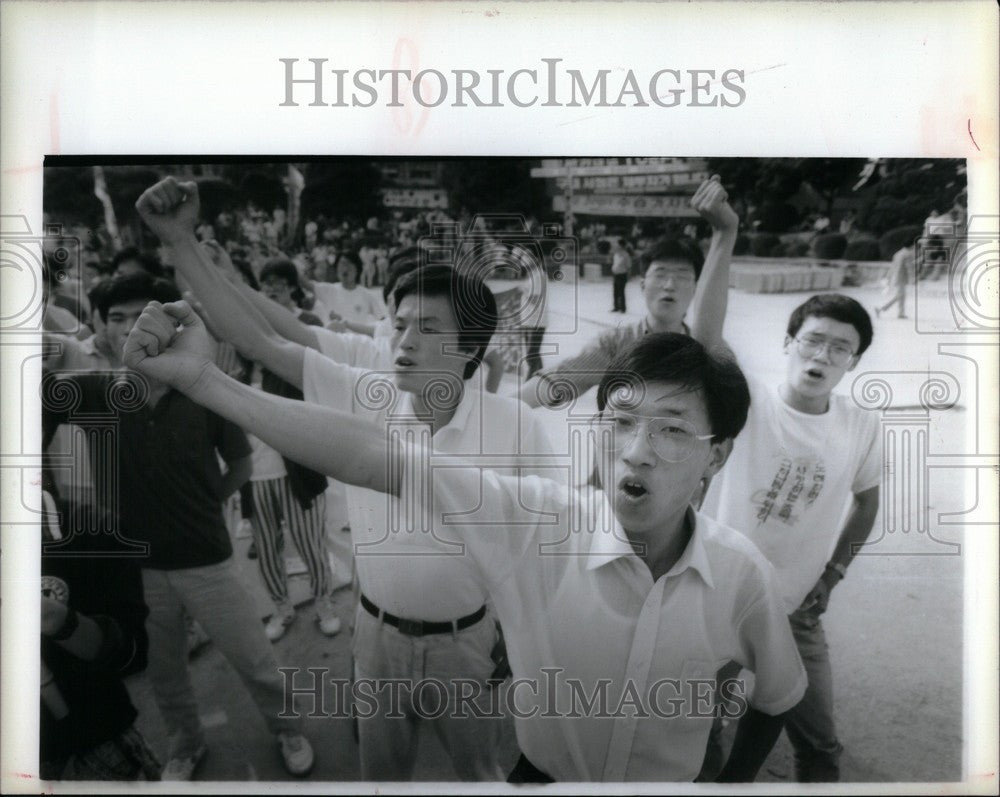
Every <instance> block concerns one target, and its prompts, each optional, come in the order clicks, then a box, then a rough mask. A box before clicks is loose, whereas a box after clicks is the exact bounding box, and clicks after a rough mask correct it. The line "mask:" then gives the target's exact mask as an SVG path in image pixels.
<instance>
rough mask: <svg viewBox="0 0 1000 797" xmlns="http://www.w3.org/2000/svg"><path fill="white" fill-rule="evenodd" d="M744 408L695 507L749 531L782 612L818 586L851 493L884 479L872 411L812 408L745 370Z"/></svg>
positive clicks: (835, 402)
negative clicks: (728, 449)
mask: <svg viewBox="0 0 1000 797" xmlns="http://www.w3.org/2000/svg"><path fill="white" fill-rule="evenodd" d="M748 381H749V384H750V412H749V415H748V417H747V423H746V426H745V427H744V428H743V431H742V432H740V434H739V436H738V437H737V438H736V441H735V444H734V445H733V452H732V454H731V455H730V457H729V459H728V461H727V462H726V464H725V466H724V467H723V468H722V470H721V471H720V472H719V473H718V474H717V475H716V476H715V478H714V479H712V484H711V486H710V487H709V490H708V494H707V495H706V497H705V502H704V504H703V506H702V511H703V512H705V514H707V515H709V516H710V517H713V518H715V519H716V520H717V521H719V522H720V523H722V524H724V525H726V526H729V527H731V528H734V529H736V530H737V531H740V532H742V533H743V534H746V535H747V536H748V537H749V538H750V539H751V540H753V542H754V544H755V545H756V546H757V547H758V548H760V550H761V552H762V553H763V554H764V555H765V556H766V557H767V558H768V560H770V562H771V564H772V565H774V568H775V571H776V573H777V577H778V584H779V587H780V589H781V593H782V595H783V597H784V599H785V607H786V609H787V610H788V612H789V614H790V613H792V612H793V611H795V610H796V609H797V608H798V607H799V606H800V605H801V604H802V601H803V600H804V599H805V597H806V595H807V594H808V593H809V591H810V590H811V589H812V588H813V587H814V586H815V585H816V582H817V580H818V579H819V577H820V575H822V573H823V568H824V567H825V566H826V563H827V562H828V561H829V560H830V556H831V554H832V553H833V549H834V548H835V547H836V544H837V540H838V539H839V537H840V531H841V528H842V525H843V521H844V518H845V515H846V512H847V510H848V507H849V505H850V501H851V500H852V496H853V494H855V493H860V492H863V491H865V490H867V489H869V488H871V487H875V486H876V485H878V484H879V482H880V481H881V475H882V456H881V454H882V449H881V442H880V439H881V438H880V432H879V420H878V415H877V414H876V413H874V412H869V411H866V410H863V409H861V408H860V407H858V406H856V405H855V404H854V403H853V402H852V401H851V399H850V398H849V397H847V396H842V395H838V394H833V395H831V396H830V409H829V410H828V411H827V412H825V413H823V414H822V415H811V414H808V413H804V412H799V411H798V410H795V409H793V408H791V407H789V406H788V405H787V404H786V403H785V402H784V401H783V400H782V398H781V396H780V395H779V393H778V387H777V386H776V385H769V384H764V383H762V382H760V381H758V380H755V379H749V380H748Z"/></svg>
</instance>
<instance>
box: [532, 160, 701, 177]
mask: <svg viewBox="0 0 1000 797" xmlns="http://www.w3.org/2000/svg"><path fill="white" fill-rule="evenodd" d="M707 168H708V164H707V163H706V162H705V160H704V159H702V158H546V159H543V160H542V165H541V166H536V167H535V168H534V169H532V170H531V176H532V177H567V176H570V175H572V176H573V177H608V176H620V175H632V174H672V173H675V172H694V171H704V170H705V169H707Z"/></svg>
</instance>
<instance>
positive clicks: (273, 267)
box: [260, 257, 303, 304]
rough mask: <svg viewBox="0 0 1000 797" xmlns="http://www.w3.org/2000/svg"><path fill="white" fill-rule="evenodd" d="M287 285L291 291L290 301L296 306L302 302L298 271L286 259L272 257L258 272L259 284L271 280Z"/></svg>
mask: <svg viewBox="0 0 1000 797" xmlns="http://www.w3.org/2000/svg"><path fill="white" fill-rule="evenodd" d="M272 277H273V278H277V279H280V280H281V281H282V282H286V283H288V286H289V287H290V288H291V289H292V301H293V302H295V304H298V303H299V302H301V301H302V297H303V294H302V288H301V286H300V285H299V270H298V269H297V268H295V264H294V263H293V262H292V261H291V260H289V259H288V258H287V257H272V258H271V259H270V260H268V261H267V262H266V263H265V264H264V266H263V268H261V270H260V282H261V284H262V285H263V284H264V283H265V282H267V281H268V280H269V279H271V278H272Z"/></svg>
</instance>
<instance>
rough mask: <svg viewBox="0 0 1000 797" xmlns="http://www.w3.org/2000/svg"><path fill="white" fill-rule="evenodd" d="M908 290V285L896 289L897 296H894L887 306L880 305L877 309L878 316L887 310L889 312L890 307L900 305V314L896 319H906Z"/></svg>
mask: <svg viewBox="0 0 1000 797" xmlns="http://www.w3.org/2000/svg"><path fill="white" fill-rule="evenodd" d="M906 288H907V286H906V285H900V286H898V287H897V288H896V295H895V296H893V297H892V298H891V299H890V300H889V301H887V302H886V303H885V304H883V305H879V307H878V308H877V310H878V314H879V315H881V314H882V313H884V312H885V311H886V310H888V309H889V308H890V307H892V306H893V305H894V304H898V305H899V313H898V314H897V316H896V317H897V318H906Z"/></svg>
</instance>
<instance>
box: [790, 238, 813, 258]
mask: <svg viewBox="0 0 1000 797" xmlns="http://www.w3.org/2000/svg"><path fill="white" fill-rule="evenodd" d="M808 254H809V244H808V243H807V242H806V241H789V242H788V243H786V244H785V246H784V255H785V257H806V256H807V255H808Z"/></svg>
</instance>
